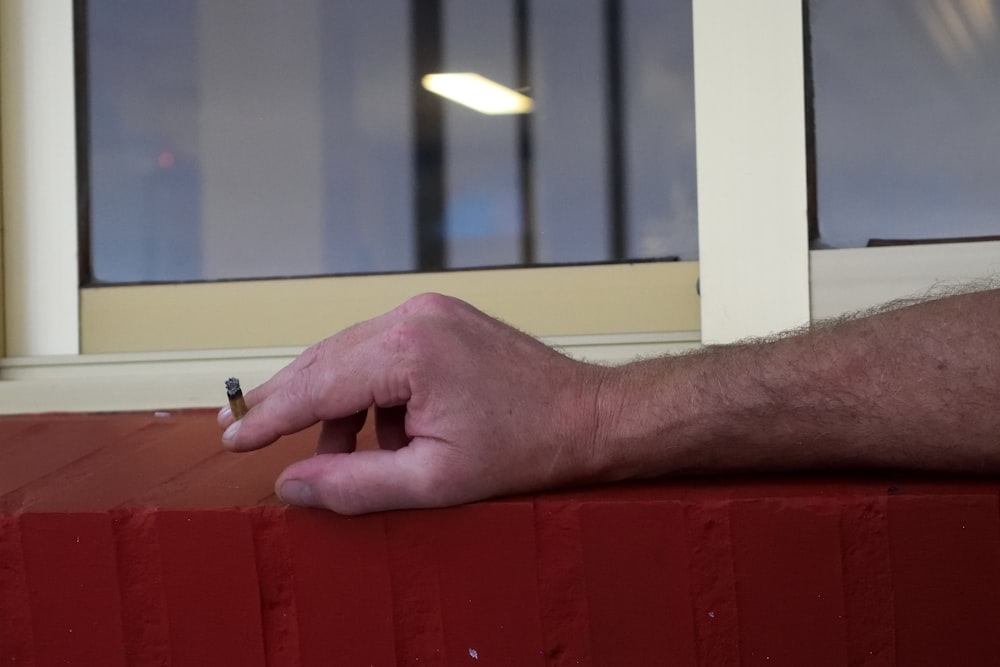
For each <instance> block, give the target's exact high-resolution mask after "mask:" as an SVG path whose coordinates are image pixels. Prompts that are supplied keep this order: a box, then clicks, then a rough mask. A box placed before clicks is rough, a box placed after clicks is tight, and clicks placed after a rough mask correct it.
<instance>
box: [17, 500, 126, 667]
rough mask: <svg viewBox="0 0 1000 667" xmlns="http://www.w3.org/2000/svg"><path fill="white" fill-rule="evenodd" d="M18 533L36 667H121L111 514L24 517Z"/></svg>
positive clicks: (120, 639)
mask: <svg viewBox="0 0 1000 667" xmlns="http://www.w3.org/2000/svg"><path fill="white" fill-rule="evenodd" d="M20 529H21V545H22V550H23V553H24V565H25V573H26V575H27V583H28V597H29V600H30V603H29V604H30V607H31V619H32V636H33V638H34V643H35V662H36V664H38V665H63V664H66V665H104V666H107V667H115V666H121V667H124V665H125V650H124V636H123V633H122V609H121V603H120V596H119V590H118V573H117V570H116V558H115V543H114V538H113V537H112V532H111V521H110V519H109V517H108V515H107V514H24V515H22V516H21V519H20Z"/></svg>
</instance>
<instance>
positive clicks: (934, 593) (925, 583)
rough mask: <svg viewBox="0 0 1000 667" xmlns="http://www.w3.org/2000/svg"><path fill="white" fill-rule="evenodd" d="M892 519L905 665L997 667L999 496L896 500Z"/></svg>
mask: <svg viewBox="0 0 1000 667" xmlns="http://www.w3.org/2000/svg"><path fill="white" fill-rule="evenodd" d="M888 515H889V539H890V546H891V555H892V583H893V591H894V601H895V620H896V657H897V659H898V661H899V663H900V664H904V665H985V664H996V663H997V656H1000V633H998V632H997V628H1000V573H998V569H997V568H998V565H1000V530H998V509H997V496H996V495H995V494H991V495H914V496H909V495H900V496H892V497H890V498H889V502H888Z"/></svg>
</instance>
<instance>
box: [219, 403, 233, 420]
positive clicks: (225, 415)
mask: <svg viewBox="0 0 1000 667" xmlns="http://www.w3.org/2000/svg"><path fill="white" fill-rule="evenodd" d="M232 416H233V409H232V408H231V407H229V406H228V405H227V406H226V407H224V408H222V409H221V410H219V417H218V419H219V421H220V422H225V421H229V418H230V417H232Z"/></svg>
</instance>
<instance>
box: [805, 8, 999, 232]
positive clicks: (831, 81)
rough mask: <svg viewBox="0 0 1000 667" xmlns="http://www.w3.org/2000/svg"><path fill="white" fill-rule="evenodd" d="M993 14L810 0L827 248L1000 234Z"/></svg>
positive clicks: (819, 172)
mask: <svg viewBox="0 0 1000 667" xmlns="http://www.w3.org/2000/svg"><path fill="white" fill-rule="evenodd" d="M998 10H1000V6H998V3H997V2H995V1H993V0H907V1H905V2H904V1H901V0H811V2H810V3H809V19H810V21H809V22H810V27H811V42H812V75H813V82H814V87H815V98H814V110H815V139H816V153H815V155H816V176H817V189H816V195H817V211H818V222H819V239H818V241H817V244H818V245H819V246H820V247H838V248H839V247H860V246H864V245H867V244H869V243H872V242H874V243H880V242H881V241H893V242H895V241H905V240H917V241H920V240H932V239H946V238H959V237H987V236H996V235H1000V188H998V187H997V174H998V173H1000V114H998V113H997V109H1000V35H998V20H1000V19H998ZM873 240H874V241H873ZM880 240H881V241H880Z"/></svg>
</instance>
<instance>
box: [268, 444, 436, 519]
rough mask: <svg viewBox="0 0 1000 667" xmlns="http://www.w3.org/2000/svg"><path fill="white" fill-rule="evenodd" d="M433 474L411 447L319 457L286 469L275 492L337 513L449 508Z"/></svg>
mask: <svg viewBox="0 0 1000 667" xmlns="http://www.w3.org/2000/svg"><path fill="white" fill-rule="evenodd" d="M432 470H433V469H432V468H431V467H430V466H428V465H426V462H422V461H420V460H419V459H418V457H417V456H416V455H414V452H413V450H412V449H411V448H410V447H403V448H402V449H400V450H397V451H388V450H369V451H361V452H351V453H349V454H319V455H317V456H313V457H311V458H308V459H305V460H303V461H298V462H297V463H293V464H292V465H290V466H288V467H287V468H285V470H284V472H282V473H281V475H280V476H279V477H278V480H277V482H275V492H276V493H277V494H278V497H280V498H281V499H282V500H283V501H284V502H286V503H288V504H289V505H297V506H300V507H322V508H326V509H330V510H333V511H334V512H337V513H338V514H365V513H367V512H379V511H382V510H391V509H401V508H410V507H438V506H441V505H444V504H447V503H446V501H445V497H444V495H443V494H442V493H441V488H440V486H441V485H435V484H433V483H432V482H431V480H432V474H431V471H432ZM436 487H437V488H436Z"/></svg>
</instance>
